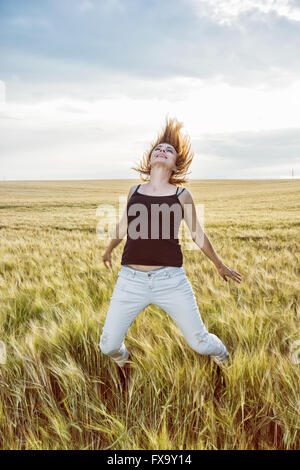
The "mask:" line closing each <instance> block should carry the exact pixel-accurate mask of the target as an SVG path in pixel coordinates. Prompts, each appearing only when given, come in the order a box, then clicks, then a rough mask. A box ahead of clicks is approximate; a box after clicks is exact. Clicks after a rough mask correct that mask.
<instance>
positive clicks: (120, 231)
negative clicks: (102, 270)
mask: <svg viewBox="0 0 300 470" xmlns="http://www.w3.org/2000/svg"><path fill="white" fill-rule="evenodd" d="M135 188H136V185H134V186H131V188H130V190H129V192H128V196H127V203H128V201H129V199H130V198H131V195H132V194H133V192H134V190H135ZM127 223H128V221H127V205H126V207H125V210H124V212H123V215H122V217H121V220H120V222H119V223H118V224H117V225H116V228H115V234H116V237H115V238H112V239H111V241H110V243H109V245H108V247H107V248H106V250H105V252H104V254H103V256H102V260H103V262H104V264H105V266H106V267H108V266H107V264H106V263H108V264H109V265H110V267H111V268H112V264H111V252H112V251H113V249H114V248H116V246H118V245H119V243H121V241H122V240H123V238H124V236H125V235H126V233H127Z"/></svg>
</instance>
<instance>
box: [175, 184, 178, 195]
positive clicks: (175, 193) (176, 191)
mask: <svg viewBox="0 0 300 470" xmlns="http://www.w3.org/2000/svg"><path fill="white" fill-rule="evenodd" d="M178 189H179V186H177V189H176V193H175V195H176V196H177V194H178Z"/></svg>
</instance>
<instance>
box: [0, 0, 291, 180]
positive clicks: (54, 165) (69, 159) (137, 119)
mask: <svg viewBox="0 0 300 470" xmlns="http://www.w3.org/2000/svg"><path fill="white" fill-rule="evenodd" d="M299 50H300V0H163V1H162V0H63V1H61V0H40V1H39V0H0V180H3V179H4V178H5V179H6V180H30V179H31V180H36V179H43V180H45V179H98V178H133V179H135V178H138V173H136V172H135V171H134V170H132V169H131V168H130V167H131V166H133V165H134V164H135V163H137V162H138V160H139V159H140V158H141V157H142V155H143V153H144V152H145V150H146V149H147V148H148V147H149V144H150V143H151V142H152V141H153V140H154V139H155V138H156V136H157V133H158V132H159V131H160V130H161V128H162V125H163V123H164V120H165V117H166V115H167V114H168V115H169V116H170V117H176V118H177V119H178V120H179V121H181V122H182V123H183V124H184V128H183V132H184V133H186V134H188V135H189V136H190V139H191V144H192V148H193V150H194V153H195V158H194V161H193V163H192V165H191V167H190V170H191V171H192V173H191V174H190V175H189V177H190V178H191V179H194V178H195V179H198V178H200V179H216V178H217V179H218V178H226V179H236V178H238V179H248V178H250V179H255V178H258V179H263V178H291V176H292V168H293V169H294V176H295V177H298V178H299V177H300V119H299V117H300V106H299V104H300V54H299Z"/></svg>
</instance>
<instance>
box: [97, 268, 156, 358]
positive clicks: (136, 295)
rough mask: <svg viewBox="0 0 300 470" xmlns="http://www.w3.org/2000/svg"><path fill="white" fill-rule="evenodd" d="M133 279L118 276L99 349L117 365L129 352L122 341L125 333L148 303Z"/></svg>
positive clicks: (140, 286) (146, 297)
mask: <svg viewBox="0 0 300 470" xmlns="http://www.w3.org/2000/svg"><path fill="white" fill-rule="evenodd" d="M135 284H136V282H135V281H134V279H129V278H128V279H127V278H126V277H124V276H122V277H120V275H119V277H118V280H117V282H116V285H115V287H114V290H113V294H112V296H111V300H110V304H109V308H108V311H107V314H106V318H105V322H104V326H103V328H102V334H101V337H100V343H99V346H100V350H101V351H102V353H103V354H107V355H108V356H110V357H111V358H112V359H113V360H114V361H115V362H117V363H118V362H119V364H118V365H123V362H122V361H124V360H126V359H128V356H129V353H128V350H127V348H126V346H125V343H124V338H125V335H126V333H127V331H128V328H129V327H130V325H131V324H132V323H133V322H134V320H135V319H136V317H137V316H138V314H139V313H140V312H141V311H142V310H143V309H144V308H145V307H147V305H149V302H148V296H147V295H146V294H145V292H144V291H143V286H142V285H141V283H139V285H138V286H136V285H135Z"/></svg>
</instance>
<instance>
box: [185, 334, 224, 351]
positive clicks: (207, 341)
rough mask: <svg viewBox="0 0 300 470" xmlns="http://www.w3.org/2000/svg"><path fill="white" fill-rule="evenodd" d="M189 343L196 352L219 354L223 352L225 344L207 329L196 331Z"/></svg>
mask: <svg viewBox="0 0 300 470" xmlns="http://www.w3.org/2000/svg"><path fill="white" fill-rule="evenodd" d="M189 344H190V346H191V348H192V349H194V351H196V352H197V353H198V354H204V355H210V354H213V355H219V354H223V352H224V349H225V346H224V344H223V343H222V341H221V340H220V339H219V338H218V337H217V336H216V335H214V334H212V333H209V332H208V331H196V332H195V333H194V335H193V339H192V341H189Z"/></svg>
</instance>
